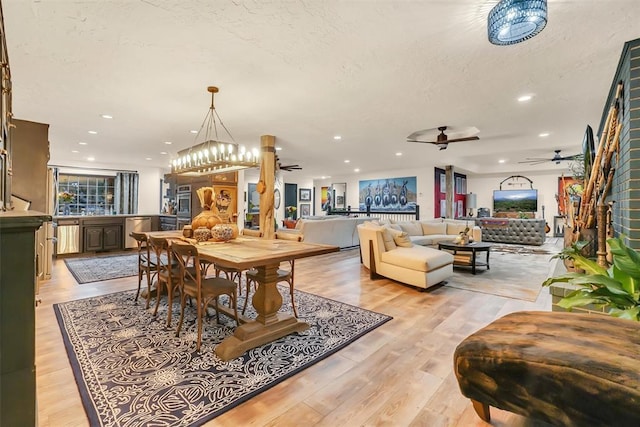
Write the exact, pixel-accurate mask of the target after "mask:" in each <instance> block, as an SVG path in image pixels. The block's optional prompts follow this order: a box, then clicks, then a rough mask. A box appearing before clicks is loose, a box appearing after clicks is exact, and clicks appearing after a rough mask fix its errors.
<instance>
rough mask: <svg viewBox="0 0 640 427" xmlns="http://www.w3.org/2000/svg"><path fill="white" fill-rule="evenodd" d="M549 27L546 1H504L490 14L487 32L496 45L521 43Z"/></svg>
mask: <svg viewBox="0 0 640 427" xmlns="http://www.w3.org/2000/svg"><path fill="white" fill-rule="evenodd" d="M546 25H547V1H546V0H502V1H501V2H500V3H498V4H497V5H495V6H494V8H493V9H491V12H489V17H488V20H487V31H488V35H489V41H490V42H491V43H493V44H495V45H500V46H503V45H510V44H516V43H520V42H522V41H525V40H527V39H530V38H531V37H533V36H535V35H536V34H538V33H539V32H540V31H542V30H543V29H544V27H545V26H546Z"/></svg>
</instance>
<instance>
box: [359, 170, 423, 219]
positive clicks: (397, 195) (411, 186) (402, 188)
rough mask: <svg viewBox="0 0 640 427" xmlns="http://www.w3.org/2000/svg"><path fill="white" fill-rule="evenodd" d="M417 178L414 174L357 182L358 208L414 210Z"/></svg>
mask: <svg viewBox="0 0 640 427" xmlns="http://www.w3.org/2000/svg"><path fill="white" fill-rule="evenodd" d="M416 186H417V179H416V177H415V176H410V177H400V178H382V179H370V180H366V181H360V182H359V183H358V205H359V206H358V210H360V211H366V210H367V206H368V207H369V208H370V209H371V211H372V212H376V211H378V212H379V211H410V212H413V211H415V210H416V194H417V190H416Z"/></svg>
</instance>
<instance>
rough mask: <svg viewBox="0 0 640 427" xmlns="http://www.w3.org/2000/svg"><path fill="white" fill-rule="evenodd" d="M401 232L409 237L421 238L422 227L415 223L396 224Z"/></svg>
mask: <svg viewBox="0 0 640 427" xmlns="http://www.w3.org/2000/svg"><path fill="white" fill-rule="evenodd" d="M398 225H399V226H400V228H402V231H404V232H406V233H407V234H408V235H409V236H422V227H421V226H420V223H419V222H417V221H403V222H398Z"/></svg>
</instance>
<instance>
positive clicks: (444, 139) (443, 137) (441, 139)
mask: <svg viewBox="0 0 640 427" xmlns="http://www.w3.org/2000/svg"><path fill="white" fill-rule="evenodd" d="M472 129H473V130H474V131H475V132H477V131H478V130H477V129H475V128H472ZM431 130H432V129H425V130H419V131H417V132H414V133H412V134H411V135H409V136H408V137H407V142H424V143H427V144H434V145H437V146H438V147H440V149H441V150H445V149H446V148H447V146H448V145H449V143H451V142H461V141H475V140H477V139H480V138H479V137H478V136H477V135H473V136H465V137H462V138H453V139H449V137H448V136H447V134H445V133H444V131H445V130H447V126H440V127H438V130H439V131H440V134H439V135H437V137H436V140H435V141H424V140H422V139H418V138H420V137H421V136H424V134H425V133H427V132H429V131H431Z"/></svg>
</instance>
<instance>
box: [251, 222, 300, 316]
mask: <svg viewBox="0 0 640 427" xmlns="http://www.w3.org/2000/svg"><path fill="white" fill-rule="evenodd" d="M275 238H276V239H280V240H291V241H295V242H301V241H302V240H303V239H304V235H302V234H298V233H287V232H283V233H278V232H276V233H275ZM286 262H287V263H288V264H289V269H280V268H278V271H277V279H276V282H287V283H288V284H289V294H290V295H291V307H292V308H293V315H294V316H296V318H297V317H298V310H297V308H296V301H295V298H294V296H293V286H294V272H295V260H293V259H292V260H289V261H286ZM245 276H246V279H247V280H246V281H247V297H246V298H245V300H244V306H243V307H242V314H244V312H245V311H246V309H247V302H248V301H249V289H250V287H251V284H253V285H254V288H255V287H256V284H257V283H258V270H256V269H255V268H252V269H250V270H247V272H246V273H245Z"/></svg>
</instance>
